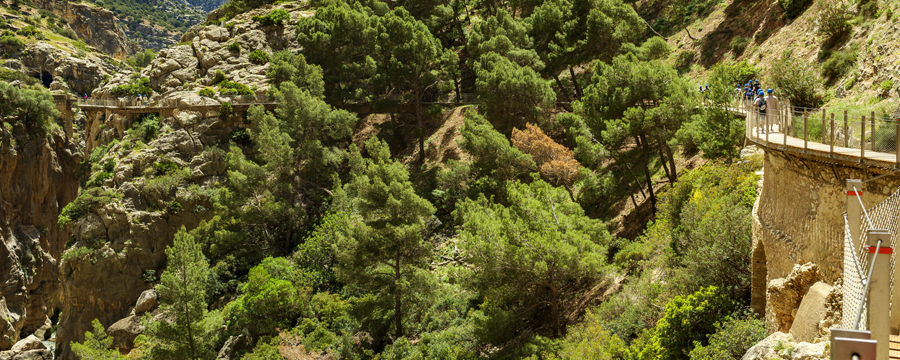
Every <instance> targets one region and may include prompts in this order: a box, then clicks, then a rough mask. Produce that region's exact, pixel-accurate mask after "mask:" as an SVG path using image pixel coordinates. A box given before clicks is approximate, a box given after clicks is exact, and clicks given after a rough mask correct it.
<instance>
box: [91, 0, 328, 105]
mask: <svg viewBox="0 0 900 360" xmlns="http://www.w3.org/2000/svg"><path fill="white" fill-rule="evenodd" d="M274 8H279V9H284V10H286V11H288V13H289V14H290V16H291V20H289V21H287V22H286V23H285V24H284V25H282V26H277V25H263V24H261V23H260V22H259V21H255V20H252V17H253V16H261V15H265V14H267V13H269V12H270V11H271V10H272V9H274ZM213 14H214V13H213ZM213 14H210V16H213ZM311 15H312V12H311V11H307V10H304V9H303V8H301V7H300V6H299V5H298V4H297V3H285V4H280V5H276V6H275V7H273V8H265V9H256V10H253V11H250V12H248V13H245V14H241V15H238V16H236V17H235V18H234V19H232V20H229V21H228V23H226V24H224V25H226V26H219V25H223V24H213V25H207V26H204V27H195V28H193V29H191V31H189V32H188V33H185V35H184V36H182V38H181V42H182V43H185V44H184V45H178V46H174V47H170V48H167V49H163V50H161V51H160V52H159V54H158V55H157V57H156V59H154V60H153V62H152V63H151V64H150V65H149V66H147V68H145V69H144V70H142V71H141V77H147V78H149V79H150V86H151V87H152V88H153V90H154V91H155V92H156V93H157V94H158V95H157V96H156V97H155V99H159V98H168V97H170V96H169V95H170V94H172V93H173V92H179V91H191V92H195V93H196V91H198V90H200V89H202V88H203V87H205V86H212V85H215V83H214V80H213V79H214V76H215V74H216V72H217V71H221V72H222V73H224V74H225V75H226V77H227V78H228V80H230V81H234V82H237V83H241V84H244V85H247V86H248V87H250V88H252V89H255V91H256V93H257V94H265V93H266V91H267V90H268V88H269V85H268V81H267V79H266V77H265V74H266V70H267V69H268V64H262V65H258V64H253V63H251V62H250V59H249V54H250V52H251V51H253V50H262V51H265V52H266V53H267V54H270V55H271V54H272V53H273V52H275V51H279V50H289V51H293V52H298V51H299V50H300V47H299V45H298V44H297V42H296V27H295V26H294V25H295V24H296V22H297V19H299V18H300V17H308V16H311ZM233 44H235V45H233ZM130 81H131V79H130V77H128V76H126V75H124V74H123V75H118V76H114V77H113V78H112V79H110V81H109V82H108V83H105V84H104V85H103V86H102V87H101V88H99V89H97V90H96V91H95V92H94V94H93V96H94V97H97V98H111V96H110V95H109V90H111V89H112V88H113V87H115V86H117V85H121V84H125V83H128V82H130Z"/></svg>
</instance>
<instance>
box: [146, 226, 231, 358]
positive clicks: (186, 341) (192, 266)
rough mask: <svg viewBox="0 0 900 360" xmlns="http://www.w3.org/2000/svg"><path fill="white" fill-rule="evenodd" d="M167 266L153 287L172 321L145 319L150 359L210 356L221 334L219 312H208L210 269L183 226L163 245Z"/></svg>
mask: <svg viewBox="0 0 900 360" xmlns="http://www.w3.org/2000/svg"><path fill="white" fill-rule="evenodd" d="M166 257H167V259H168V260H167V266H166V270H165V271H163V273H162V276H161V277H160V283H159V285H157V287H156V290H157V291H158V292H159V310H160V311H161V312H162V313H164V314H166V315H168V316H170V317H171V318H172V319H173V321H172V322H168V321H149V320H150V317H149V316H147V317H146V318H145V321H146V322H145V325H144V326H145V327H146V330H145V334H146V335H147V338H148V340H147V341H148V342H149V344H150V345H149V350H148V351H147V355H148V356H147V357H148V358H150V359H214V358H215V357H216V352H215V350H214V349H213V346H212V345H213V344H214V343H216V342H217V341H218V339H217V337H218V336H220V335H221V331H220V327H221V326H222V315H221V314H220V313H219V311H213V312H210V311H208V310H207V306H206V292H207V291H208V288H209V285H210V283H209V281H210V279H211V275H212V273H211V272H210V269H209V264H208V263H207V262H206V257H205V256H204V255H203V252H202V251H201V247H200V243H198V242H197V241H196V239H195V238H194V236H192V235H191V234H188V233H187V232H186V231H185V230H184V227H182V228H181V231H179V232H178V233H177V234H175V243H174V244H172V246H170V247H167V248H166Z"/></svg>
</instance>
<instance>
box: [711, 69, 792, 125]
mask: <svg viewBox="0 0 900 360" xmlns="http://www.w3.org/2000/svg"><path fill="white" fill-rule="evenodd" d="M707 92H709V85H701V86H700V93H701V94H703V95H704V96H706V94H705V93H707ZM773 93H774V90H772V89H771V88H770V89H767V90H765V91H763V89H762V86H761V85H760V84H759V80H750V81H749V82H747V83H746V84H743V85H742V84H736V85H734V99H735V103H738V104H741V105H743V106H752V107H753V110H754V112H755V113H756V114H758V115H759V123H760V124H764V125H763V128H764V129H763V131H765V132H772V131H774V127H775V124H776V123H778V122H779V120H780V119H779V118H778V117H777V115H776V117H773V119H771V120H772V121H771V122H769V121H766V120H767V118H766V113H767V112H768V113H772V114H778V111H779V110H780V107H779V106H780V104H779V102H778V97H776V96H775V95H774V94H773ZM782 130H783V128H782Z"/></svg>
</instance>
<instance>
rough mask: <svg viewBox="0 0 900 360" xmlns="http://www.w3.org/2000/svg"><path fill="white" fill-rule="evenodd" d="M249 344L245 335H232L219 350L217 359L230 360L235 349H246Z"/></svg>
mask: <svg viewBox="0 0 900 360" xmlns="http://www.w3.org/2000/svg"><path fill="white" fill-rule="evenodd" d="M247 345H248V344H247V338H246V337H244V335H238V336H230V337H229V338H228V340H226V341H225V345H222V349H220V350H219V354H218V355H217V356H216V360H230V359H231V356H232V355H233V354H234V352H235V351H238V350H241V349H244V348H246V347H247Z"/></svg>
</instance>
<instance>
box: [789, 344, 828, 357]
mask: <svg viewBox="0 0 900 360" xmlns="http://www.w3.org/2000/svg"><path fill="white" fill-rule="evenodd" d="M825 344H826V343H824V342H820V343H816V344H810V343H808V342H801V343H799V344H797V345H796V346H794V351H793V352H792V353H791V360H825V359H827V358H828V357H827V356H825Z"/></svg>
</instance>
